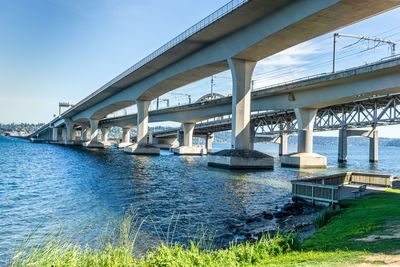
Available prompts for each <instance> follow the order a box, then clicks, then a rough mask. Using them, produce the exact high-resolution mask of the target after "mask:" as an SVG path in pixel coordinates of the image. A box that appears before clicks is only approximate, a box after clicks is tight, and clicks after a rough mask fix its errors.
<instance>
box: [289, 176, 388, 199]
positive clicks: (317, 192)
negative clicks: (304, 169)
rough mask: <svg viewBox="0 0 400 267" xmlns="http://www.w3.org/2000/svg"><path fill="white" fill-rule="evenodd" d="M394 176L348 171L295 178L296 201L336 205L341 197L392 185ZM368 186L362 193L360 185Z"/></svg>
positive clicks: (352, 196) (294, 197) (378, 189)
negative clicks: (358, 191)
mask: <svg viewBox="0 0 400 267" xmlns="http://www.w3.org/2000/svg"><path fill="white" fill-rule="evenodd" d="M392 181H393V177H392V175H388V174H378V173H359V172H346V173H338V174H334V175H328V176H318V177H313V178H305V179H298V180H293V181H291V182H292V197H293V200H294V201H297V200H303V201H307V202H311V203H312V204H313V205H314V204H317V205H318V204H322V205H334V204H336V203H338V202H339V200H341V199H354V198H355V197H356V196H357V195H368V194H371V193H375V192H379V191H382V190H385V189H386V188H388V187H391V186H392ZM361 185H364V187H366V189H365V191H363V192H360V194H357V193H355V191H357V190H359V188H360V186H361Z"/></svg>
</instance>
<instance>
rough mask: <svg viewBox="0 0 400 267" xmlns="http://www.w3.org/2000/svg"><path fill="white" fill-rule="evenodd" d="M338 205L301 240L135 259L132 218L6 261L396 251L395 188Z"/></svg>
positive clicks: (311, 257) (220, 261)
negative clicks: (104, 236)
mask: <svg viewBox="0 0 400 267" xmlns="http://www.w3.org/2000/svg"><path fill="white" fill-rule="evenodd" d="M340 204H341V206H342V209H341V210H340V211H339V212H338V213H337V214H335V216H334V217H332V218H331V219H329V220H327V224H326V225H324V226H322V227H320V228H319V229H318V230H317V231H316V232H315V234H314V235H312V236H311V237H309V238H307V239H306V240H304V242H303V243H302V244H300V243H299V241H298V238H297V237H296V236H295V235H291V234H289V235H280V234H278V235H277V236H276V237H274V238H269V237H268V236H264V237H263V238H262V239H261V240H260V241H258V242H255V243H248V242H247V243H243V244H233V245H232V246H230V247H228V248H224V249H218V250H210V249H200V247H202V244H200V243H191V245H190V246H182V245H178V244H165V245H161V246H160V247H159V248H157V249H155V250H154V251H151V252H148V253H147V254H146V255H145V256H144V257H142V258H138V257H134V256H132V255H133V253H134V251H135V247H134V245H135V240H136V237H137V234H138V231H139V230H140V229H134V228H132V224H131V223H132V218H128V219H127V220H124V222H123V223H122V224H121V229H120V234H119V238H118V241H117V242H112V243H107V244H104V246H103V247H102V248H101V249H98V250H93V249H91V248H89V247H87V246H80V245H79V244H78V245H73V244H69V243H66V242H62V241H60V240H50V241H49V242H47V243H46V244H44V245H40V246H36V247H34V248H32V249H30V250H27V251H26V250H24V249H23V248H22V249H21V250H20V251H19V252H18V253H16V255H15V256H14V258H13V260H12V262H11V263H10V265H11V266H260V265H261V266H265V265H274V266H310V265H312V266H327V265H329V266H349V265H354V264H358V263H370V264H374V263H385V261H384V260H383V259H381V258H379V257H372V258H371V257H370V258H368V256H371V255H380V254H386V255H390V254H392V253H399V251H398V250H399V249H400V230H397V229H396V225H397V224H398V223H399V222H400V190H387V192H383V193H380V194H377V195H375V196H371V197H369V198H366V199H363V200H345V201H341V203H340ZM203 247H204V246H203ZM376 253H380V254H376ZM389 257H390V256H389ZM385 259H386V258H385ZM399 263H400V262H399Z"/></svg>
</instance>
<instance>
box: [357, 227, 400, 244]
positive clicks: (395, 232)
mask: <svg viewBox="0 0 400 267" xmlns="http://www.w3.org/2000/svg"><path fill="white" fill-rule="evenodd" d="M383 229H384V232H382V233H381V234H378V233H375V234H373V235H369V236H366V237H363V238H355V239H354V240H355V241H361V242H374V241H378V240H381V239H400V229H398V227H397V222H396V223H393V222H391V223H390V224H386V225H384V226H383Z"/></svg>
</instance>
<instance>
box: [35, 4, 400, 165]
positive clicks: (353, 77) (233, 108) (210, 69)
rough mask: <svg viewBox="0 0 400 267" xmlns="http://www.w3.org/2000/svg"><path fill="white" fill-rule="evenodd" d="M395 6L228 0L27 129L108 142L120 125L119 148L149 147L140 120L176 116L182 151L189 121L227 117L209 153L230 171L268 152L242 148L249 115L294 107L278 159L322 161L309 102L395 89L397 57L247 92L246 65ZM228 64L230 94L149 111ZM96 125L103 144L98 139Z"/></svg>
mask: <svg viewBox="0 0 400 267" xmlns="http://www.w3.org/2000/svg"><path fill="white" fill-rule="evenodd" d="M399 5H400V0H382V1H373V0H363V1H361V0H359V1H357V0H327V1H319V0H298V1H289V0H279V1H267V2H266V1H264V0H251V1H250V0H238V1H232V2H230V3H228V4H227V5H226V6H224V7H223V8H221V9H219V10H217V11H216V12H214V13H213V14H211V15H210V16H209V17H207V18H205V19H204V20H202V21H201V22H199V23H198V24H196V25H194V26H193V27H191V28H190V29H188V30H187V31H185V32H184V33H182V34H181V35H179V36H178V37H176V38H174V39H173V40H171V41H170V42H169V43H167V44H166V45H164V46H163V47H161V48H160V49H158V50H157V51H155V52H154V53H152V54H151V55H149V56H148V57H146V58H144V59H143V60H142V61H140V62H138V63H137V64H135V65H134V66H133V67H131V68H130V69H128V70H127V71H125V72H124V73H122V74H121V75H119V76H118V77H116V78H114V79H113V80H111V81H110V82H109V83H107V84H106V85H104V86H103V87H101V88H100V89H98V90H97V91H95V92H94V93H93V94H91V95H89V96H88V97H86V98H85V99H83V100H82V101H80V102H79V103H78V104H76V105H75V106H74V107H73V108H71V109H69V110H67V111H66V112H64V113H63V114H62V115H61V116H60V117H57V118H56V119H54V120H53V121H51V122H50V123H49V124H48V125H47V126H46V127H43V128H41V129H40V130H39V131H38V132H37V133H35V134H34V135H36V136H40V134H41V133H42V132H45V131H46V130H49V129H51V131H52V138H51V139H53V140H58V139H59V138H60V137H63V138H64V143H65V144H74V143H75V139H76V138H75V136H76V135H75V133H74V131H75V129H76V127H77V126H78V127H80V128H81V129H82V131H81V132H82V135H81V137H82V138H81V141H82V144H83V145H84V146H86V147H107V146H108V145H109V143H108V142H107V135H108V131H109V128H110V127H111V126H121V127H123V132H124V141H125V142H124V143H125V145H126V147H125V151H127V152H130V153H134V154H158V153H159V148H157V147H155V146H152V145H150V144H149V140H148V137H147V135H148V122H153V121H154V122H157V121H177V122H182V123H183V128H184V136H183V139H184V146H183V147H182V148H180V150H182V151H186V150H188V151H191V150H192V148H191V146H190V144H191V137H192V135H193V130H194V126H195V123H196V122H199V121H202V120H204V119H207V118H211V117H215V116H223V115H226V114H232V127H231V128H232V150H231V151H224V152H222V153H220V154H217V155H211V156H210V158H209V164H210V165H213V166H224V167H231V168H247V167H249V168H259V167H260V168H271V167H272V166H273V159H272V157H270V156H268V155H265V154H262V153H259V152H256V151H253V150H252V149H251V148H252V147H251V144H250V143H251V142H250V136H251V134H250V133H251V127H250V126H251V125H250V113H251V111H256V110H267V109H268V110H273V109H278V110H281V109H294V111H295V114H296V118H297V121H298V125H299V130H298V135H299V141H298V143H299V147H298V152H299V153H296V154H294V155H288V156H286V157H285V158H282V162H286V163H287V165H291V166H302V167H303V166H309V167H321V166H326V159H325V158H324V157H322V156H320V155H317V154H314V153H312V132H313V122H314V120H315V116H316V114H317V111H318V109H319V108H323V107H326V106H331V105H334V104H339V103H344V102H348V101H352V100H356V99H360V98H362V97H364V98H365V97H367V96H370V95H375V94H378V95H383V94H389V93H395V92H397V91H398V89H399V87H398V85H399V84H400V83H399V78H400V77H399V75H398V68H399V61H398V59H394V60H389V61H384V62H381V63H377V64H374V65H371V66H366V67H361V68H356V69H353V70H348V71H346V72H340V73H334V74H330V75H324V76H321V77H316V78H314V79H311V80H307V81H299V82H295V83H291V84H287V85H281V86H278V87H273V88H266V89H263V90H260V91H256V92H252V93H251V92H250V83H251V76H252V73H253V70H254V67H255V65H256V63H257V61H259V60H260V59H263V58H265V57H268V56H270V55H273V54H275V53H277V52H280V51H282V50H284V49H286V48H289V47H291V46H293V45H296V44H299V43H301V42H303V41H306V40H309V39H311V38H314V37H317V36H319V35H322V34H324V33H327V32H330V31H332V30H335V29H337V28H340V27H343V26H346V25H349V24H351V23H354V22H357V21H359V20H362V19H365V18H368V17H370V16H374V15H376V14H379V13H381V12H385V11H387V10H390V9H392V8H395V7H397V6H399ZM228 69H230V70H231V73H232V81H233V88H232V97H228V98H221V99H217V100H211V101H208V102H206V103H207V104H205V102H200V103H195V104H193V105H192V106H184V107H179V108H175V110H173V109H167V110H158V111H152V112H149V104H150V101H151V100H153V99H155V98H157V97H159V96H161V95H163V94H165V93H167V92H169V91H172V90H174V89H177V88H179V87H181V86H184V85H186V84H189V83H192V82H194V81H197V80H200V79H202V78H205V77H208V76H211V75H213V74H216V73H219V72H221V71H225V70H228ZM135 104H136V105H137V110H138V112H137V114H136V118H135V117H134V116H132V117H131V121H128V120H126V121H124V122H121V121H120V122H118V123H121V124H113V123H112V122H111V121H107V120H103V119H104V118H105V117H106V116H107V115H108V114H110V113H113V112H115V111H117V110H120V109H123V108H126V107H128V106H131V105H135ZM114 122H115V123H117V122H116V121H114ZM122 123H125V124H122ZM132 126H136V127H137V143H135V144H130V143H129V140H128V138H127V136H128V134H127V133H128V132H129V128H130V127H132ZM99 127H100V128H101V132H102V136H103V140H102V141H99V140H98V135H99ZM60 129H64V130H60ZM60 132H61V133H60ZM47 135H48V134H47ZM178 152H179V151H178Z"/></svg>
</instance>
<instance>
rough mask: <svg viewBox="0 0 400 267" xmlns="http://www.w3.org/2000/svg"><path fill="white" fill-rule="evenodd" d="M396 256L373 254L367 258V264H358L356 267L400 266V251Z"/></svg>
mask: <svg viewBox="0 0 400 267" xmlns="http://www.w3.org/2000/svg"><path fill="white" fill-rule="evenodd" d="M394 252H397V253H394V254H371V255H368V256H366V257H365V258H364V259H365V261H366V262H365V263H361V264H357V265H355V266H400V254H398V252H399V251H394Z"/></svg>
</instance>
